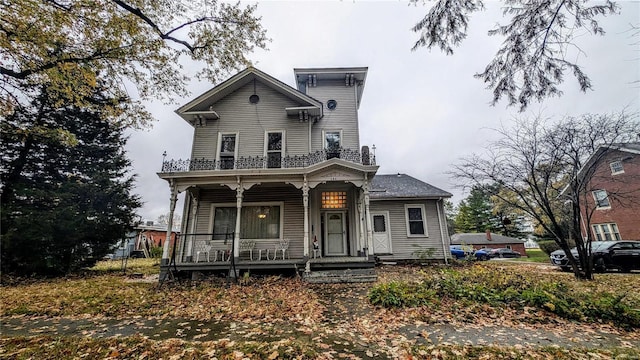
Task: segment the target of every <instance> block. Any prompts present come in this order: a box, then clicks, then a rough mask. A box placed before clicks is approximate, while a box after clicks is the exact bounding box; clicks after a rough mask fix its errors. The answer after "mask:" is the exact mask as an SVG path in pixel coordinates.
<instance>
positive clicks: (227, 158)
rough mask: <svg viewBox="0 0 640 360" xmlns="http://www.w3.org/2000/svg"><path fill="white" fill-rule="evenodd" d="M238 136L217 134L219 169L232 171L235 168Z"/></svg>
mask: <svg viewBox="0 0 640 360" xmlns="http://www.w3.org/2000/svg"><path fill="white" fill-rule="evenodd" d="M237 138H238V134H233V133H231V134H223V133H220V134H219V137H218V139H219V141H218V144H220V145H219V146H218V156H217V157H218V160H219V161H220V169H222V170H225V169H233V168H234V167H235V159H236V157H237V149H238V148H237V146H236V142H237Z"/></svg>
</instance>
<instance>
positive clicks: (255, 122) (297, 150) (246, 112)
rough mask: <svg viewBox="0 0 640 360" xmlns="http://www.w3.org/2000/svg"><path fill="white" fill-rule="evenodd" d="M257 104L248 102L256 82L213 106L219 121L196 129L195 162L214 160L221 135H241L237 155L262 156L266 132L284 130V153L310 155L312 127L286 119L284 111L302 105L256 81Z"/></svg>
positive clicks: (237, 141) (212, 121)
mask: <svg viewBox="0 0 640 360" xmlns="http://www.w3.org/2000/svg"><path fill="white" fill-rule="evenodd" d="M255 93H256V94H258V95H259V96H260V102H259V103H257V104H251V103H249V96H251V95H252V94H254V89H253V83H250V84H247V85H245V86H244V87H242V88H240V89H238V90H237V91H235V92H233V93H232V94H230V95H228V96H226V97H225V98H223V99H221V100H220V101H218V102H217V103H215V104H213V105H212V108H213V110H215V111H216V112H217V113H218V115H220V119H218V120H209V121H207V124H206V126H197V127H196V128H195V132H194V138H193V149H192V154H191V157H192V158H193V159H201V158H205V159H214V158H215V155H216V150H217V141H218V133H219V132H223V133H236V132H237V133H239V136H238V137H239V138H238V139H237V140H236V146H237V148H238V156H262V155H263V154H264V134H265V131H276V130H285V153H286V154H288V155H302V154H307V153H308V152H309V147H308V143H309V140H308V139H309V124H308V123H305V122H300V121H298V120H297V119H294V118H287V115H286V112H285V108H287V107H295V106H300V104H298V103H297V102H295V101H294V100H292V99H289V98H288V97H285V96H284V95H282V94H281V93H279V92H277V91H274V90H272V89H271V88H269V87H266V86H264V85H263V84H261V83H260V82H256V91H255Z"/></svg>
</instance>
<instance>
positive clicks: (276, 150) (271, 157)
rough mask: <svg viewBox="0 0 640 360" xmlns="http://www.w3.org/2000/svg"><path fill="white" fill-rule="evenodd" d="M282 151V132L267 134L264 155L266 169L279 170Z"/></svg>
mask: <svg viewBox="0 0 640 360" xmlns="http://www.w3.org/2000/svg"><path fill="white" fill-rule="evenodd" d="M283 150H284V131H271V132H267V133H266V136H265V155H266V157H267V167H268V168H270V169H271V168H281V167H282V156H283Z"/></svg>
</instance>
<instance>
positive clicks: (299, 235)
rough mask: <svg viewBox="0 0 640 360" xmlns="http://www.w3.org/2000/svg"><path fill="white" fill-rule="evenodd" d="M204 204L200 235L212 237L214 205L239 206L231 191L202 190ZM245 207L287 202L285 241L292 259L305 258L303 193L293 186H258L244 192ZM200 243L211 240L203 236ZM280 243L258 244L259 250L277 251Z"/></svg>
mask: <svg viewBox="0 0 640 360" xmlns="http://www.w3.org/2000/svg"><path fill="white" fill-rule="evenodd" d="M200 195H201V197H200V204H199V207H200V209H199V211H198V223H197V231H196V232H197V233H201V234H206V233H209V232H210V231H211V230H210V227H211V204H232V206H234V205H235V203H236V192H235V191H234V190H230V189H225V188H222V189H216V190H202V191H201V192H200ZM243 202H244V203H257V202H284V205H283V206H284V209H283V211H284V212H283V216H284V219H283V229H282V230H283V238H284V239H289V240H290V243H289V256H290V257H291V258H302V257H303V254H304V248H303V246H304V244H303V236H304V208H303V205H302V191H301V190H298V189H296V188H294V187H293V186H282V187H280V186H269V187H262V186H260V185H256V186H254V187H252V188H251V189H249V190H246V191H245V192H244V197H243ZM198 239H199V240H208V239H206V236H200V237H199V238H198ZM277 243H278V240H260V241H258V242H257V243H256V249H259V248H262V249H267V248H269V249H275V246H276V244H277Z"/></svg>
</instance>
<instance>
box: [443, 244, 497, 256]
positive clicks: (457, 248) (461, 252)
mask: <svg viewBox="0 0 640 360" xmlns="http://www.w3.org/2000/svg"><path fill="white" fill-rule="evenodd" d="M449 249H450V250H451V256H452V257H453V258H455V259H464V258H466V257H467V256H470V255H473V256H474V257H475V258H476V260H489V259H490V256H489V254H488V253H487V252H486V251H484V250H474V249H473V247H470V246H462V245H451V246H449Z"/></svg>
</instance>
